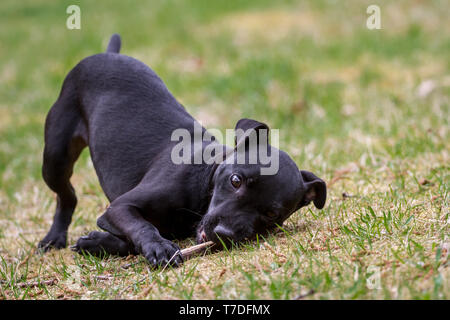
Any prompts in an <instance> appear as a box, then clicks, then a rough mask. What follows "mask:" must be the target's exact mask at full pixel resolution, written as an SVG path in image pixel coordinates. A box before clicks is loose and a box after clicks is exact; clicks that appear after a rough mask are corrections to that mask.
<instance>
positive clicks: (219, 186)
mask: <svg viewBox="0 0 450 320" xmlns="http://www.w3.org/2000/svg"><path fill="white" fill-rule="evenodd" d="M120 44H121V42H120V37H119V36H118V35H113V36H112V37H111V40H110V43H109V45H108V49H107V52H106V53H101V54H97V55H93V56H90V57H88V58H86V59H84V60H82V61H81V62H80V63H79V64H78V65H77V66H76V67H75V68H73V69H72V70H71V71H70V72H69V74H68V75H67V77H66V78H65V80H64V83H63V86H62V90H61V93H60V95H59V97H58V100H57V101H56V102H55V104H54V105H53V106H52V108H51V110H50V112H49V114H48V116H47V119H46V123H45V149H44V157H43V159H44V162H43V167H42V174H43V177H44V180H45V181H46V183H47V185H48V186H49V187H50V189H52V190H53V191H54V192H55V193H56V194H57V207H56V212H55V216H54V220H53V225H52V227H51V229H50V231H49V232H48V234H47V235H46V237H45V238H44V239H43V240H42V241H41V242H40V243H39V247H40V248H41V249H43V250H47V249H49V248H63V247H65V246H66V241H67V229H68V227H69V224H70V222H71V219H72V213H73V211H74V209H75V206H76V203H77V198H76V196H75V192H74V189H73V187H72V185H71V183H70V177H71V175H72V171H73V166H74V163H75V161H76V160H77V158H78V156H79V155H80V152H81V151H82V150H83V148H85V147H86V146H89V150H90V153H91V157H92V161H93V164H94V167H95V170H96V172H97V175H98V178H99V180H100V184H101V187H102V188H103V191H104V192H105V194H106V196H107V197H108V199H109V201H110V203H111V205H110V206H109V208H108V209H107V210H106V212H105V213H104V214H103V215H102V216H101V217H100V218H99V219H98V220H97V224H98V226H99V227H100V228H101V229H103V230H105V231H107V232H99V231H93V232H91V233H89V235H88V236H84V237H81V238H80V239H79V240H78V241H77V244H76V246H75V247H74V248H75V249H76V250H78V251H81V250H85V251H87V252H90V253H92V254H99V253H101V252H107V253H111V254H118V255H127V254H129V253H134V254H142V255H144V256H145V257H146V259H147V260H148V261H149V262H150V263H151V264H152V265H161V264H164V263H167V261H169V260H170V258H171V257H173V256H174V255H175V253H176V252H177V250H178V249H179V248H178V247H177V245H175V244H174V243H173V242H171V241H169V240H167V239H174V238H184V237H188V236H192V235H194V234H195V233H197V241H198V242H201V241H206V240H212V241H215V242H216V243H219V241H220V240H221V239H228V240H230V239H231V240H234V241H241V240H243V239H248V238H251V237H253V236H254V235H256V234H258V233H264V232H265V231H267V230H268V229H270V228H273V227H274V226H275V225H276V224H279V225H281V224H282V223H283V221H284V220H286V219H287V218H288V217H289V216H290V215H291V214H292V213H293V212H295V211H296V210H298V209H299V208H301V207H303V206H306V205H308V204H309V203H310V202H311V201H313V202H314V204H315V206H316V207H317V208H319V209H321V208H322V207H323V206H324V204H325V200H326V185H325V183H324V182H323V181H322V180H321V179H319V178H318V177H316V176H315V175H314V174H312V173H310V172H308V171H300V170H299V169H298V168H297V166H296V164H295V163H294V162H293V161H292V159H291V158H290V157H289V156H288V155H287V154H286V153H284V152H282V151H280V150H278V149H275V148H274V147H272V146H269V147H268V148H269V153H270V152H272V153H273V152H275V151H277V152H278V154H279V157H278V159H279V168H280V169H279V170H278V172H277V173H276V174H273V175H261V174H260V168H261V167H263V165H262V164H261V163H260V161H258V162H257V163H256V164H230V163H228V162H227V161H225V160H226V159H232V158H235V157H237V155H238V151H237V150H238V148H237V147H238V146H239V145H242V143H244V144H245V148H243V149H240V150H244V152H248V151H249V146H248V145H249V144H248V142H249V136H248V135H247V136H246V135H244V136H243V139H240V140H239V139H238V141H237V146H236V148H235V149H234V150H231V151H230V150H229V148H228V147H225V146H222V147H223V151H224V152H223V154H222V155H219V157H222V158H221V160H222V161H220V162H219V163H212V164H211V163H210V164H208V163H205V162H202V163H201V164H181V165H180V164H174V162H173V161H172V159H171V152H172V150H173V148H174V146H175V144H176V142H174V141H172V139H171V135H172V133H173V132H174V130H176V129H179V128H185V129H186V130H188V131H189V132H191V133H193V130H194V124H195V125H198V126H200V125H199V124H198V122H196V120H195V119H194V118H192V116H190V115H189V114H188V113H187V112H186V110H185V109H184V107H183V106H182V105H181V104H180V103H178V102H177V100H176V99H175V98H174V97H173V96H172V94H171V93H170V92H169V91H168V89H167V88H166V86H165V85H164V83H163V82H162V80H161V79H160V78H159V77H158V76H157V75H156V74H155V72H153V71H152V70H151V69H150V68H148V67H147V66H146V65H145V64H143V63H142V62H140V61H138V60H135V59H133V58H131V57H128V56H125V55H121V54H119V50H120ZM200 127H201V126H200ZM201 128H202V127H201ZM236 129H243V130H244V131H247V132H249V129H253V131H251V130H250V132H255V133H256V135H257V138H258V139H257V143H258V145H259V144H261V143H262V142H265V138H264V136H263V135H261V134H260V132H261V131H262V130H267V129H268V127H267V126H266V125H265V124H263V123H260V122H257V121H254V120H250V119H241V120H239V121H238V123H237V125H236ZM201 130H202V132H203V133H205V132H206V130H205V129H204V128H202V129H201ZM211 140H212V141H210V142H204V143H203V144H202V146H201V150H203V149H204V148H206V147H207V146H208V145H210V144H211V143H216V144H217V142H215V141H214V139H211ZM263 140H264V141H263ZM191 155H193V153H192V154H191ZM216 156H217V155H216ZM172 262H173V264H174V265H178V264H179V263H181V262H182V258H181V256H179V255H178V256H176V258H175V259H173V260H172Z"/></svg>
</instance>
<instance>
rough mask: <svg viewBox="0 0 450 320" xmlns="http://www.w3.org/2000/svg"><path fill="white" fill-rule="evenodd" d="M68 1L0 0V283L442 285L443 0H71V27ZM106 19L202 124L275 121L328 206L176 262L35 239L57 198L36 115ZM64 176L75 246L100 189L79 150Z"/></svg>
mask: <svg viewBox="0 0 450 320" xmlns="http://www.w3.org/2000/svg"><path fill="white" fill-rule="evenodd" d="M70 4H72V2H68V1H50V0H39V1H35V0H33V1H32V0H27V1H14V0H3V1H1V3H0V17H1V19H0V288H1V289H0V299H117V298H123V299H449V298H450V287H449V285H450V283H449V279H450V270H449V258H448V253H449V250H450V239H449V234H450V233H449V223H450V220H449V208H448V207H449V194H448V192H449V151H450V150H449V144H450V143H449V141H450V140H449V111H450V59H449V57H450V23H449V20H448V12H450V2H449V1H446V0H442V1H438V0H436V1H418V0H416V1H387V0H385V1H372V0H371V1H359V0H352V1H345V2H338V1H325V0H319V1H317V0H311V1H272V0H258V1H243V0H242V1H239V0H227V1H205V0H202V1H189V0H183V1H181V0H180V1H173V0H170V1H167V0H153V1H147V2H146V3H144V2H143V1H119V0H114V1H77V4H78V5H79V6H80V8H81V29H80V30H69V29H67V28H66V19H67V17H68V14H66V8H67V6H68V5H70ZM371 4H378V5H379V7H380V9H381V29H379V30H377V29H375V30H369V29H368V28H367V27H366V19H367V18H368V16H369V15H368V14H367V13H366V8H367V7H368V6H369V5H371ZM115 32H117V33H120V34H121V36H122V41H123V42H122V53H123V54H126V55H129V56H132V57H135V58H137V59H139V60H141V61H143V62H145V63H146V64H148V65H149V66H150V67H151V68H153V69H154V70H155V71H156V72H157V73H158V74H159V75H160V77H161V78H162V79H163V80H164V82H165V83H166V85H167V87H168V88H169V90H170V91H171V92H172V93H173V94H174V96H175V97H176V98H177V99H178V100H179V101H180V102H181V103H183V105H185V107H186V108H187V110H188V111H189V112H190V113H191V114H193V115H194V116H195V117H196V118H197V119H199V120H201V121H202V123H203V125H204V126H205V127H207V128H218V129H220V130H223V131H225V129H226V128H234V125H235V123H236V122H237V121H238V120H239V119H240V118H243V117H248V118H253V119H256V120H259V121H262V122H265V123H267V124H268V125H269V126H270V127H271V128H275V129H279V130H280V147H281V149H283V150H285V151H287V152H288V153H289V154H290V155H291V156H292V157H293V159H294V160H295V161H296V163H297V165H298V166H299V167H300V168H301V169H305V170H309V171H312V172H314V173H316V174H317V175H318V176H320V177H321V178H323V179H324V180H325V181H326V182H327V185H328V199H327V203H326V206H325V208H324V209H323V210H317V209H315V208H314V207H313V206H310V207H307V208H303V209H301V210H300V211H298V212H296V213H295V214H293V215H292V216H291V217H290V218H289V219H288V220H287V221H286V222H285V224H284V225H283V227H282V228H280V229H279V230H278V231H277V232H274V233H272V234H270V235H269V236H267V237H260V238H259V239H258V241H253V242H247V243H244V244H242V245H241V246H239V247H235V248H232V249H231V250H225V251H221V252H218V253H213V254H207V255H203V256H200V257H196V258H194V259H191V260H189V261H187V262H186V263H184V265H183V266H182V267H180V268H176V269H172V268H166V269H164V270H163V269H162V268H161V269H159V270H151V269H149V266H148V265H147V263H146V262H145V261H144V259H143V258H142V257H139V256H129V257H127V258H118V257H114V256H110V257H107V258H105V259H99V258H96V257H93V256H89V255H78V254H75V253H74V252H72V251H71V250H70V249H64V250H59V251H51V252H49V253H47V254H39V253H37V252H36V245H37V243H38V241H39V240H40V239H42V238H43V237H44V236H45V234H46V232H47V230H48V228H49V227H50V224H51V222H52V217H53V213H54V209H55V205H56V201H55V195H54V194H53V193H52V192H51V191H50V190H49V189H48V188H47V186H46V185H45V183H44V181H43V180H42V178H41V165H42V150H43V132H44V129H43V127H44V121H45V116H46V114H47V112H48V110H49V108H50V107H51V105H52V104H53V102H54V101H55V100H56V98H57V96H58V94H59V90H60V88H61V85H62V81H63V79H64V77H65V76H66V74H67V73H68V72H69V71H70V69H71V68H73V66H75V65H76V64H77V63H78V62H79V61H80V60H81V59H83V58H84V57H86V56H89V55H92V54H95V53H99V52H102V51H104V50H105V49H106V46H107V42H108V39H109V37H110V35H111V34H112V33H115ZM72 183H73V185H74V187H75V189H76V191H77V195H78V200H79V202H78V206H77V209H76V211H75V214H74V217H73V222H72V225H71V226H70V229H69V239H68V242H69V245H72V244H74V243H75V242H76V240H77V239H78V237H80V236H82V235H85V234H87V233H88V232H89V231H91V230H96V229H98V228H97V226H96V218H97V217H98V216H99V215H100V214H101V213H102V212H103V210H104V209H105V207H106V206H107V205H108V201H107V199H106V197H105V196H104V195H103V192H102V190H101V188H100V186H99V183H98V180H97V177H96V174H95V171H94V169H93V166H92V163H91V161H90V157H89V152H88V150H87V149H86V150H85V151H84V152H83V154H82V156H81V158H80V160H79V161H78V163H77V165H76V167H75V170H74V175H73V177H72ZM177 243H178V244H179V245H180V247H187V246H189V245H191V244H193V243H194V239H193V238H192V239H187V240H182V241H177Z"/></svg>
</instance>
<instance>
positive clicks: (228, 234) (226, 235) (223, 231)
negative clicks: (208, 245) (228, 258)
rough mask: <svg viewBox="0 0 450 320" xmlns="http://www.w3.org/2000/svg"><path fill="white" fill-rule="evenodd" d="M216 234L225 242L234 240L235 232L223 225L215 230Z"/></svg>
mask: <svg viewBox="0 0 450 320" xmlns="http://www.w3.org/2000/svg"><path fill="white" fill-rule="evenodd" d="M214 233H215V234H216V235H217V236H218V237H219V238H220V239H222V240H223V241H225V240H227V239H234V232H233V231H231V230H230V229H228V228H227V227H225V226H223V225H221V224H219V225H218V226H216V227H215V228H214Z"/></svg>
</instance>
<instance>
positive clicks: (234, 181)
mask: <svg viewBox="0 0 450 320" xmlns="http://www.w3.org/2000/svg"><path fill="white" fill-rule="evenodd" d="M230 181H231V185H232V186H233V187H235V188H236V189H237V188H239V187H240V186H241V184H242V178H241V177H240V176H238V175H237V174H232V175H231V177H230Z"/></svg>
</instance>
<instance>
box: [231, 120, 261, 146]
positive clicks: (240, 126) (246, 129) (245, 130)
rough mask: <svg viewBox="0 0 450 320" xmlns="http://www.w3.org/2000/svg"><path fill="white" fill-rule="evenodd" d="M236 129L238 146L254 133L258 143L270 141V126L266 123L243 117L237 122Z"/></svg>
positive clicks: (235, 140) (235, 139) (236, 144)
mask: <svg viewBox="0 0 450 320" xmlns="http://www.w3.org/2000/svg"><path fill="white" fill-rule="evenodd" d="M234 131H235V137H234V143H235V146H236V147H237V146H238V145H240V144H241V143H243V142H245V141H247V140H249V139H251V136H252V135H256V136H255V138H256V142H257V143H260V142H262V141H264V142H265V143H267V144H268V143H269V127H268V126H267V124H265V123H262V122H259V121H256V120H252V119H246V118H243V119H241V120H239V121H238V122H237V123H236V127H235V128H234Z"/></svg>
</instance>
